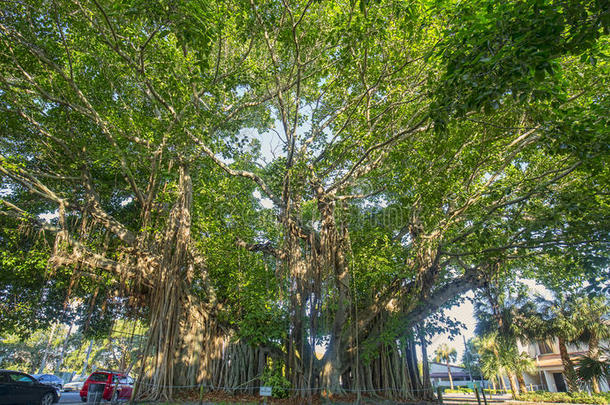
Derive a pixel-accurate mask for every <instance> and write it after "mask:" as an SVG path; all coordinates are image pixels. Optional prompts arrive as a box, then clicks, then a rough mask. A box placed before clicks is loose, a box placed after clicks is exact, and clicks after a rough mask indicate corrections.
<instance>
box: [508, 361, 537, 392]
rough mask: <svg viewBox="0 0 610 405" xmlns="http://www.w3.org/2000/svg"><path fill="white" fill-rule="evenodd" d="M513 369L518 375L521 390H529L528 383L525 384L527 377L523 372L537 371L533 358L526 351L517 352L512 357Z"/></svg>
mask: <svg viewBox="0 0 610 405" xmlns="http://www.w3.org/2000/svg"><path fill="white" fill-rule="evenodd" d="M511 369H512V370H513V371H514V372H515V375H516V376H517V381H518V382H519V390H520V391H521V392H527V385H525V379H524V378H523V373H533V372H535V371H536V363H535V362H534V360H532V358H531V357H530V356H529V355H528V354H527V353H525V352H522V353H520V354H517V355H516V356H513V357H512V358H511Z"/></svg>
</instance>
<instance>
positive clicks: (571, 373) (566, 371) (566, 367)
mask: <svg viewBox="0 0 610 405" xmlns="http://www.w3.org/2000/svg"><path fill="white" fill-rule="evenodd" d="M557 340H558V341H559V354H560V355H561V363H562V364H563V375H564V376H565V379H566V384H567V385H568V390H570V391H571V392H578V391H580V389H579V387H578V381H577V377H576V371H575V370H574V363H573V362H572V360H571V359H570V355H569V354H568V348H567V347H566V342H565V340H563V338H558V339H557Z"/></svg>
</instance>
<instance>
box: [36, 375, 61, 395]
mask: <svg viewBox="0 0 610 405" xmlns="http://www.w3.org/2000/svg"><path fill="white" fill-rule="evenodd" d="M32 377H34V378H35V379H37V380H38V382H41V383H43V384H46V385H50V386H51V387H53V388H55V392H57V396H61V394H60V392H61V389H62V388H63V386H64V380H62V379H61V378H59V377H58V376H56V375H53V374H32Z"/></svg>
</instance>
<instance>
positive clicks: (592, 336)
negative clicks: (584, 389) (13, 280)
mask: <svg viewBox="0 0 610 405" xmlns="http://www.w3.org/2000/svg"><path fill="white" fill-rule="evenodd" d="M609 314H610V305H609V303H608V300H607V299H606V298H605V297H599V296H598V297H577V298H575V299H574V314H573V318H574V319H573V322H574V323H576V324H577V328H578V330H579V331H580V332H581V334H580V336H578V338H577V340H578V341H580V342H586V343H588V345H589V350H588V353H587V356H586V357H585V358H583V359H582V360H581V362H580V363H583V362H584V363H583V364H579V374H581V372H580V369H582V367H583V366H584V367H585V368H584V370H589V371H592V370H595V369H599V370H600V371H601V370H603V365H604V362H602V361H600V353H599V352H600V350H599V342H600V341H601V340H606V339H609V338H610V320H609V319H608V315H609ZM584 370H583V372H584ZM585 375H587V376H590V380H589V381H590V383H591V388H592V389H593V392H595V393H596V394H599V393H600V389H599V381H598V377H597V375H596V373H590V372H588V371H587V372H586V373H585Z"/></svg>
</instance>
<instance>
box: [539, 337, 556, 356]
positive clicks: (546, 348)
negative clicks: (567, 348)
mask: <svg viewBox="0 0 610 405" xmlns="http://www.w3.org/2000/svg"><path fill="white" fill-rule="evenodd" d="M538 350H540V354H547V353H553V348H552V347H551V344H550V343H549V341H547V340H545V341H542V342H538Z"/></svg>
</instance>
